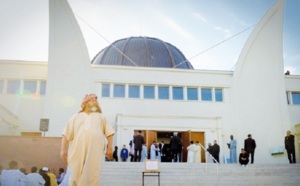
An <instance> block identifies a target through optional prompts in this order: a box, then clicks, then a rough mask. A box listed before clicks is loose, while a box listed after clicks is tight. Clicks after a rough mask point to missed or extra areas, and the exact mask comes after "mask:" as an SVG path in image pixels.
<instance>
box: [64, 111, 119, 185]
mask: <svg viewBox="0 0 300 186" xmlns="http://www.w3.org/2000/svg"><path fill="white" fill-rule="evenodd" d="M112 134H114V129H113V128H112V127H111V126H110V125H108V124H107V123H106V119H105V118H104V116H103V115H102V114H100V113H98V112H95V113H90V114H86V113H85V112H80V113H77V114H75V115H73V116H72V117H71V119H70V120H69V121H68V123H67V125H66V127H65V130H64V132H63V135H64V136H65V137H66V138H67V140H68V142H69V148H68V166H69V167H70V170H71V175H70V179H69V186H76V185H78V186H99V185H100V174H101V168H102V162H103V159H104V147H105V137H107V136H110V135H112Z"/></svg>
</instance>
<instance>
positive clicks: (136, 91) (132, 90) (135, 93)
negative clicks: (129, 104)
mask: <svg viewBox="0 0 300 186" xmlns="http://www.w3.org/2000/svg"><path fill="white" fill-rule="evenodd" d="M128 96H129V98H140V86H137V85H129V95H128Z"/></svg>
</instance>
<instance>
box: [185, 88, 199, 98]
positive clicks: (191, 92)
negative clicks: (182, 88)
mask: <svg viewBox="0 0 300 186" xmlns="http://www.w3.org/2000/svg"><path fill="white" fill-rule="evenodd" d="M187 99H188V100H198V89H197V88H187Z"/></svg>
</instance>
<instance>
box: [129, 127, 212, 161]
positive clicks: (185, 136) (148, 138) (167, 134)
mask: <svg viewBox="0 0 300 186" xmlns="http://www.w3.org/2000/svg"><path fill="white" fill-rule="evenodd" d="M141 131H142V135H143V136H144V138H145V142H146V146H147V149H148V153H149V152H150V146H151V144H152V143H153V141H156V142H157V143H161V141H164V143H165V145H166V149H167V150H166V157H165V160H166V162H171V149H170V140H171V137H172V136H173V132H174V131H157V130H141ZM137 132H138V130H135V131H134V135H136V134H137ZM176 132H178V134H177V136H179V137H180V138H181V142H182V146H183V149H182V154H181V161H182V162H186V161H187V150H186V148H187V146H189V144H190V141H192V140H193V141H194V142H196V141H198V142H199V143H200V144H201V145H202V146H205V145H204V142H205V140H204V132H191V131H185V132H182V131H176ZM201 162H206V159H205V151H204V149H202V148H201Z"/></svg>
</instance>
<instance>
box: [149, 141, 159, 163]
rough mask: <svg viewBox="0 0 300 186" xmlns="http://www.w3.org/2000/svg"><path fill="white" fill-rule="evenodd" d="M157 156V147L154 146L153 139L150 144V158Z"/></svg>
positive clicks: (153, 158) (154, 158)
mask: <svg viewBox="0 0 300 186" xmlns="http://www.w3.org/2000/svg"><path fill="white" fill-rule="evenodd" d="M157 156H158V148H157V147H156V142H155V141H153V143H152V145H151V146H150V159H151V160H156V159H157Z"/></svg>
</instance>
